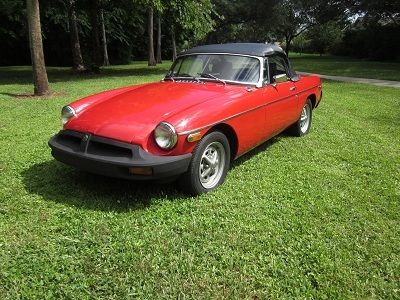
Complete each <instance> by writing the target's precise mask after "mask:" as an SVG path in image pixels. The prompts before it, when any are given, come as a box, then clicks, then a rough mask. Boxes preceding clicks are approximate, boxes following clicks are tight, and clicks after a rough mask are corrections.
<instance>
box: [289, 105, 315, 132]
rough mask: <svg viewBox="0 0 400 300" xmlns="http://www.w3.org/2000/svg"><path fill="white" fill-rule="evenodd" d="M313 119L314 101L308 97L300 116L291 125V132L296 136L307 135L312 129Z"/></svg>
mask: <svg viewBox="0 0 400 300" xmlns="http://www.w3.org/2000/svg"><path fill="white" fill-rule="evenodd" d="M311 121H312V103H311V100H310V99H307V101H306V103H305V104H304V106H303V108H302V110H301V114H300V118H299V119H298V120H297V122H296V123H294V124H293V125H292V127H291V132H292V133H293V135H295V136H303V135H306V134H307V133H308V132H309V131H310V128H311Z"/></svg>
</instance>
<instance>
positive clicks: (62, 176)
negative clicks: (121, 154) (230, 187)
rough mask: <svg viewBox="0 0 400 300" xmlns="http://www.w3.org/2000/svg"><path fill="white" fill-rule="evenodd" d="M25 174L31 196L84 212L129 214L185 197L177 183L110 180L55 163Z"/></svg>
mask: <svg viewBox="0 0 400 300" xmlns="http://www.w3.org/2000/svg"><path fill="white" fill-rule="evenodd" d="M21 175H22V178H23V183H24V185H25V189H26V190H27V191H28V192H29V193H33V194H37V195H40V196H41V197H43V199H45V200H47V201H54V202H58V203H63V204H67V205H70V206H74V207H78V208H83V209H91V210H100V211H115V212H126V211H130V210H136V209H144V208H146V207H148V206H150V205H151V203H152V201H153V200H158V199H165V200H175V199H178V198H179V199H182V198H185V195H183V194H182V193H180V192H179V191H178V190H177V189H176V188H175V186H174V184H173V183H170V184H161V183H159V184H155V183H154V182H147V181H145V182H140V181H129V180H122V179H116V178H109V177H104V176H99V175H94V174H90V173H86V172H83V171H79V170H75V169H73V168H70V167H68V166H66V165H64V164H61V163H59V162H57V161H55V160H51V161H46V162H43V163H39V164H35V165H33V166H31V167H30V168H28V169H27V170H25V171H23V172H22V174H21Z"/></svg>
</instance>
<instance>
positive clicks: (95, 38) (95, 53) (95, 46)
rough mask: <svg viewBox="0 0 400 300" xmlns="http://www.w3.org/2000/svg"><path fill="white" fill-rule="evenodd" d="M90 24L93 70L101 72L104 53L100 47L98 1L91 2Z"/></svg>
mask: <svg viewBox="0 0 400 300" xmlns="http://www.w3.org/2000/svg"><path fill="white" fill-rule="evenodd" d="M90 24H91V26H92V32H91V35H92V64H93V66H92V69H93V71H95V72H97V71H99V67H100V65H101V64H102V63H103V57H102V53H101V52H102V51H101V46H100V33H99V27H100V24H99V3H98V0H94V1H92V2H91V8H90Z"/></svg>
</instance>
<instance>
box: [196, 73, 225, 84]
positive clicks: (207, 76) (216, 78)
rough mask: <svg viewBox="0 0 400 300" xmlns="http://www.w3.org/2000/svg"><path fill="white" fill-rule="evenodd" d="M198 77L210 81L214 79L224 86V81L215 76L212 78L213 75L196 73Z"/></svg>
mask: <svg viewBox="0 0 400 300" xmlns="http://www.w3.org/2000/svg"><path fill="white" fill-rule="evenodd" d="M197 74H198V75H199V76H201V77H204V78H211V79H215V80H217V81H219V82H222V83H223V84H224V85H226V82H225V80H222V79H221V78H218V77H217V76H214V75H213V74H210V73H197Z"/></svg>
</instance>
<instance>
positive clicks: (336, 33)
mask: <svg viewBox="0 0 400 300" xmlns="http://www.w3.org/2000/svg"><path fill="white" fill-rule="evenodd" d="M306 35H307V37H308V38H309V39H310V47H311V50H312V51H313V52H317V53H318V54H319V55H322V54H324V53H326V52H328V51H329V50H330V49H331V48H332V47H333V46H334V45H336V44H338V43H339V42H340V41H341V39H342V30H341V28H340V27H339V26H338V24H337V23H336V22H328V23H325V24H321V25H316V26H314V27H313V28H311V30H309V32H307V33H306Z"/></svg>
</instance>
